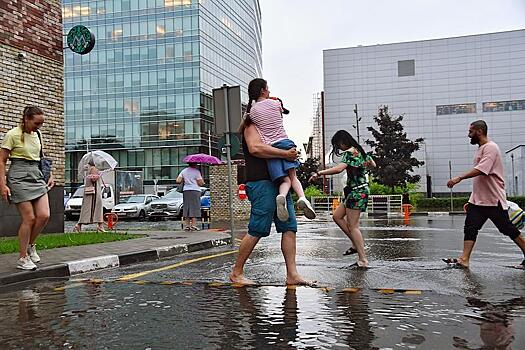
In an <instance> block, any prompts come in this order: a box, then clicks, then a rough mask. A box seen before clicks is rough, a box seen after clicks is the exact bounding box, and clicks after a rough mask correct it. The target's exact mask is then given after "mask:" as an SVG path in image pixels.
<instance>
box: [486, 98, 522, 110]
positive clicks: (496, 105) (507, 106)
mask: <svg viewBox="0 0 525 350" xmlns="http://www.w3.org/2000/svg"><path fill="white" fill-rule="evenodd" d="M523 110H525V100H514V101H499V102H483V112H504V111H523Z"/></svg>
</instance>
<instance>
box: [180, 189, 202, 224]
mask: <svg viewBox="0 0 525 350" xmlns="http://www.w3.org/2000/svg"><path fill="white" fill-rule="evenodd" d="M182 201H183V206H182V216H184V217H185V218H200V217H201V191H184V192H182Z"/></svg>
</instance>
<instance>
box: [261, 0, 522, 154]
mask: <svg viewBox="0 0 525 350" xmlns="http://www.w3.org/2000/svg"><path fill="white" fill-rule="evenodd" d="M259 1H260V4H261V11H262V30H263V73H264V74H263V77H264V78H265V79H267V80H268V85H269V87H270V92H271V94H272V95H273V96H278V97H281V98H282V99H283V100H284V103H285V107H287V108H288V109H290V111H291V112H290V114H289V115H288V116H285V128H286V131H287V133H288V136H289V137H290V138H291V139H292V140H293V141H295V143H296V144H297V145H302V144H303V143H305V142H306V141H307V140H308V136H310V134H311V129H312V116H313V94H314V93H316V92H320V91H322V89H323V50H324V49H332V48H339V47H352V46H357V45H375V44H387V43H395V42H403V41H417V40H423V39H436V38H446V37H453V36H461V35H471V34H481V33H491V32H499V31H506V30H513V29H524V28H525V0H324V1H313V0H259Z"/></svg>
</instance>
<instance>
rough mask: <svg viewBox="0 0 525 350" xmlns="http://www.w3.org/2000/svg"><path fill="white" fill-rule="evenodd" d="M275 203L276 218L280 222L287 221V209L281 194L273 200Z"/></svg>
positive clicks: (284, 198)
mask: <svg viewBox="0 0 525 350" xmlns="http://www.w3.org/2000/svg"><path fill="white" fill-rule="evenodd" d="M275 203H276V204H277V218H278V219H279V220H281V221H282V222H286V221H288V219H289V218H290V215H289V214H288V208H287V207H286V197H285V196H283V195H282V194H280V195H278V196H277V197H276V198H275Z"/></svg>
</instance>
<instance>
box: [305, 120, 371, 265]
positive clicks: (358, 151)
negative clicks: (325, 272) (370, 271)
mask: <svg viewBox="0 0 525 350" xmlns="http://www.w3.org/2000/svg"><path fill="white" fill-rule="evenodd" d="M332 154H335V155H337V156H341V155H342V159H341V163H340V164H338V165H336V166H334V167H332V168H327V169H324V170H321V171H318V172H316V173H314V174H313V175H312V176H311V177H310V180H309V181H315V180H317V179H318V178H319V176H323V175H334V174H339V173H341V172H343V171H345V170H346V172H347V176H348V180H347V183H346V186H345V188H344V190H343V193H344V199H343V202H342V203H341V204H340V205H339V206H338V207H337V209H336V210H335V212H334V215H333V217H332V219H333V220H334V221H335V223H336V224H337V226H339V227H340V228H341V230H343V232H344V233H345V234H346V235H347V236H348V238H350V240H351V241H352V247H350V249H348V250H347V251H346V253H345V255H349V254H354V253H357V255H358V260H357V262H356V263H355V264H353V265H354V266H357V267H368V260H367V258H366V253H365V243H364V240H363V235H362V234H361V230H360V229H359V218H360V216H361V212H365V211H366V208H367V207H368V195H369V194H370V189H369V187H368V182H367V179H366V168H368V167H375V166H376V163H375V162H374V160H373V159H372V157H371V155H370V154H367V153H365V151H364V149H363V147H361V145H360V144H358V143H357V141H356V140H355V139H354V138H353V137H352V135H350V134H349V133H348V132H347V131H345V130H339V131H337V132H336V133H335V134H334V136H333V137H332ZM345 217H346V220H345Z"/></svg>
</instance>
